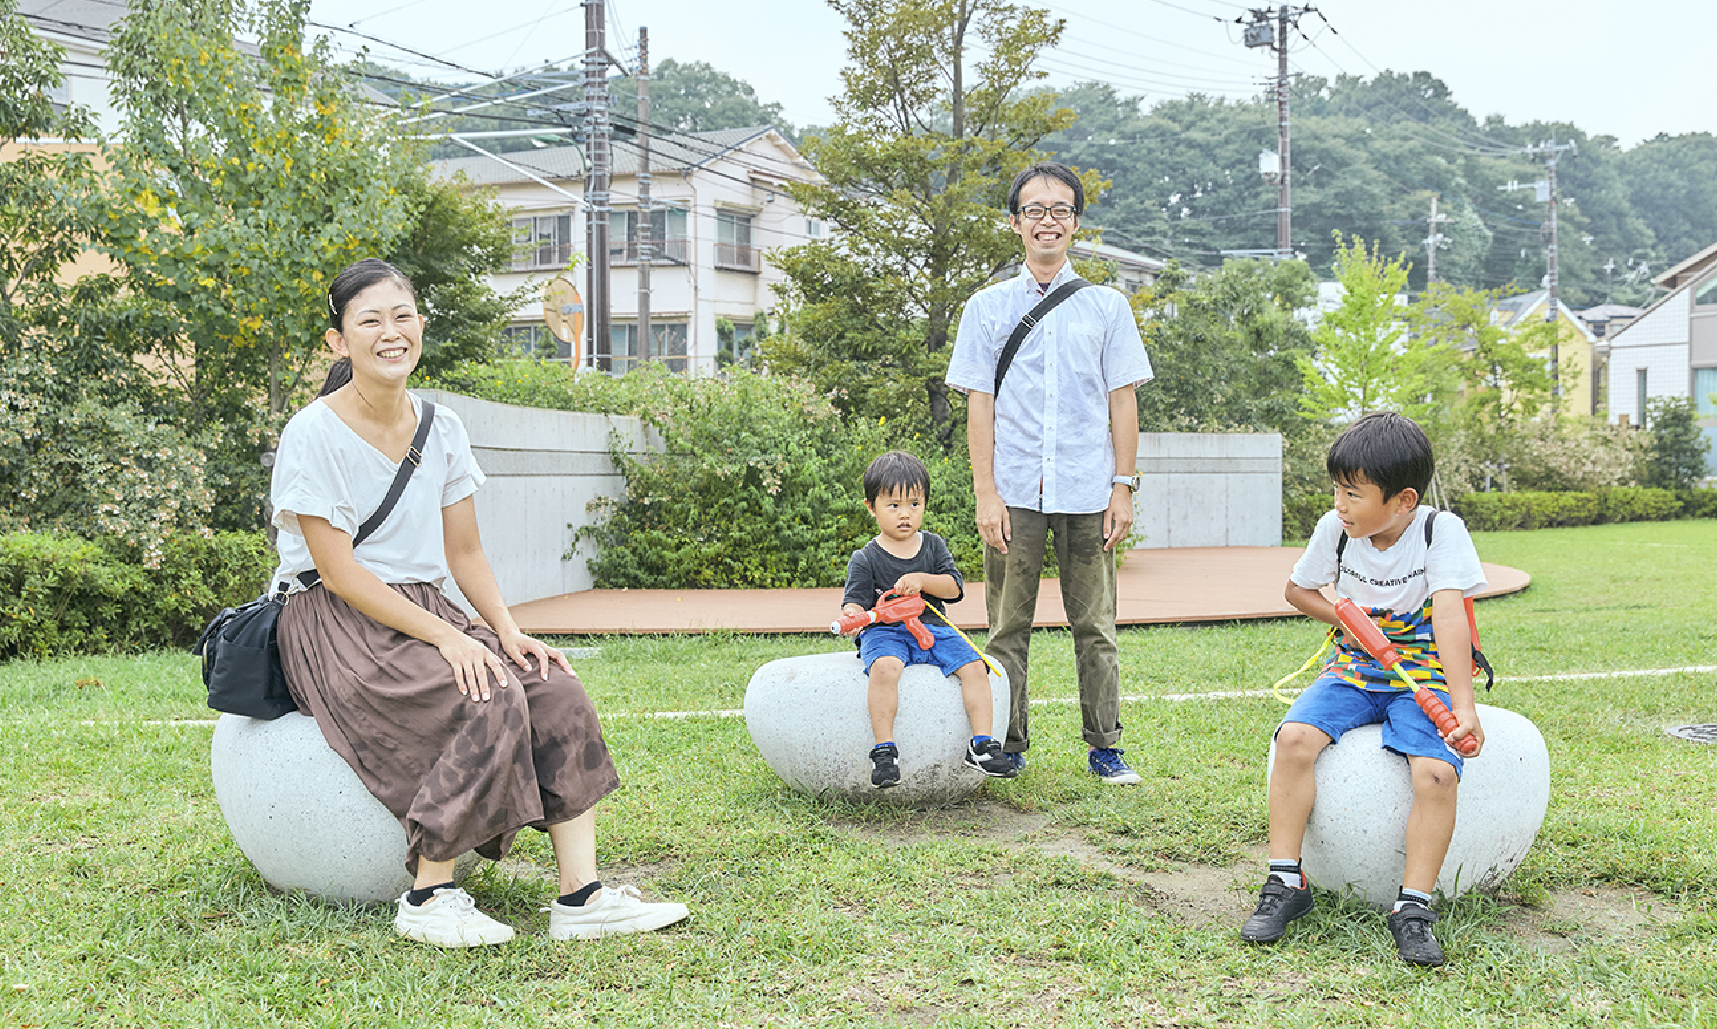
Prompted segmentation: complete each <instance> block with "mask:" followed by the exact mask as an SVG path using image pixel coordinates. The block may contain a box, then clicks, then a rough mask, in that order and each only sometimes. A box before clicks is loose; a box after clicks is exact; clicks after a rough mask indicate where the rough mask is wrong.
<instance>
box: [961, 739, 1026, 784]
mask: <svg viewBox="0 0 1717 1029" xmlns="http://www.w3.org/2000/svg"><path fill="white" fill-rule="evenodd" d="M966 763H967V764H968V765H971V766H972V767H973V768H976V769H977V770H978V771H980V772H982V773H984V774H985V775H987V776H989V777H990V778H992V779H1012V778H1013V777H1014V776H1016V775H1018V774H1019V769H1017V768H1015V767H1014V763H1013V762H1012V761H1009V760H1008V756H1007V755H1006V754H1003V753H1002V741H1001V740H973V741H972V742H971V743H968V744H967V745H966Z"/></svg>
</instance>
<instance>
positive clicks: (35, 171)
mask: <svg viewBox="0 0 1717 1029" xmlns="http://www.w3.org/2000/svg"><path fill="white" fill-rule="evenodd" d="M62 56H64V50H63V49H62V48H61V47H59V46H57V45H56V44H54V43H53V42H51V41H48V40H44V39H42V38H41V37H39V36H37V35H36V34H35V33H34V32H32V31H31V30H30V27H29V25H27V24H26V23H25V22H24V19H23V18H22V17H20V16H19V15H18V13H17V0H0V57H3V59H0V148H5V149H12V148H13V147H15V146H17V145H18V144H20V143H23V144H25V145H23V146H22V147H19V149H17V151H16V152H14V153H12V154H11V155H9V157H8V159H7V160H4V161H0V358H8V359H10V358H16V357H18V356H20V355H21V354H22V353H23V351H24V349H25V348H26V346H27V345H28V344H27V341H26V336H27V335H29V336H33V337H34V343H35V344H36V345H37V346H42V345H47V343H48V340H47V339H45V338H43V336H42V335H41V334H42V332H43V330H44V329H46V328H47V327H48V325H47V324H45V323H57V322H59V321H61V319H60V316H59V311H60V310H61V309H62V308H63V307H64V306H65V304H66V301H67V299H68V297H69V296H70V293H71V291H70V289H69V288H68V287H67V286H66V285H65V284H63V283H62V282H61V273H62V271H63V270H64V269H65V267H66V265H67V264H68V263H70V262H71V261H72V259H73V258H75V257H77V255H78V254H79V253H80V252H81V251H83V250H84V249H86V248H87V247H89V246H90V245H91V244H92V243H94V242H95V240H96V239H97V238H98V236H99V234H100V230H101V226H100V223H99V219H98V218H96V217H95V215H94V211H95V210H96V209H97V205H96V204H95V203H94V202H93V201H94V199H95V198H97V197H99V196H100V188H101V187H100V180H99V178H98V176H97V174H96V172H95V170H94V167H93V166H92V163H91V159H90V154H89V153H88V152H84V151H79V150H71V151H61V152H53V151H50V150H47V149H43V148H40V147H36V146H31V145H28V144H29V143H30V141H32V140H39V139H54V140H57V141H61V142H76V141H78V140H81V139H85V138H88V137H89V136H90V135H92V134H93V131H94V125H93V123H92V122H91V120H90V118H89V114H88V112H87V111H86V110H84V109H83V108H81V107H76V106H71V107H67V108H65V109H64V110H55V107H54V103H53V101H52V100H51V99H50V98H49V95H48V91H49V90H50V89H53V88H55V87H57V86H59V85H61V84H62V83H63V82H64V81H65V80H64V76H62V75H61V74H60V70H59V64H60V59H61V57H62Z"/></svg>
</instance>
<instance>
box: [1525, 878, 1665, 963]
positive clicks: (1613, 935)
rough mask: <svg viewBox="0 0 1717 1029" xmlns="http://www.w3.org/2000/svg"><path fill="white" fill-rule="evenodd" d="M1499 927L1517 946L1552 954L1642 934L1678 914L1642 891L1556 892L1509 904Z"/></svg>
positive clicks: (1592, 888)
mask: <svg viewBox="0 0 1717 1029" xmlns="http://www.w3.org/2000/svg"><path fill="white" fill-rule="evenodd" d="M1506 910H1507V912H1508V914H1507V917H1506V918H1505V919H1504V921H1503V929H1504V930H1505V931H1507V932H1508V933H1510V934H1511V935H1513V936H1514V937H1515V938H1516V939H1518V940H1519V941H1520V942H1521V943H1522V944H1524V945H1526V946H1529V947H1533V948H1535V949H1538V950H1542V951H1548V952H1551V953H1563V952H1567V951H1572V950H1577V949H1578V948H1579V947H1580V946H1582V945H1583V944H1588V943H1598V942H1613V941H1616V940H1625V939H1627V938H1629V937H1642V936H1646V935H1649V934H1651V933H1654V932H1656V931H1658V930H1659V929H1660V928H1662V926H1663V925H1665V924H1666V923H1668V922H1672V921H1674V920H1676V919H1677V918H1679V917H1681V909H1680V908H1678V907H1676V906H1675V905H1673V904H1671V903H1670V902H1669V901H1666V900H1664V899H1663V898H1662V897H1656V896H1653V895H1652V894H1650V893H1646V892H1645V891H1643V890H1624V889H1616V888H1614V887H1590V888H1587V889H1578V890H1558V891H1556V892H1554V893H1552V894H1550V900H1549V902H1548V903H1545V904H1543V905H1541V906H1539V907H1535V908H1527V907H1512V906H1511V907H1509V908H1507V909H1506Z"/></svg>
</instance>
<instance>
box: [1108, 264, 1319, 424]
mask: <svg viewBox="0 0 1717 1029" xmlns="http://www.w3.org/2000/svg"><path fill="white" fill-rule="evenodd" d="M1316 294H1317V283H1316V281H1315V280H1314V279H1313V277H1312V270H1311V268H1310V267H1308V266H1307V265H1306V263H1305V262H1304V261H1282V262H1279V263H1275V262H1269V261H1246V260H1236V261H1228V262H1227V263H1225V264H1224V265H1223V266H1222V267H1221V268H1220V269H1218V270H1217V271H1214V272H1211V273H1209V274H1207V275H1202V276H1199V277H1198V278H1197V279H1192V278H1191V277H1190V276H1188V274H1187V273H1186V272H1185V271H1184V270H1182V268H1181V267H1180V264H1179V262H1176V261H1171V262H1170V263H1169V266H1168V268H1167V269H1165V270H1164V272H1163V274H1162V277H1161V278H1159V279H1158V280H1157V282H1156V283H1155V285H1154V286H1153V287H1152V288H1150V289H1148V290H1140V291H1139V292H1138V293H1136V294H1134V296H1133V301H1132V302H1133V310H1134V311H1135V312H1136V313H1137V314H1138V316H1139V319H1140V323H1141V326H1142V328H1143V331H1144V336H1145V346H1146V348H1147V349H1148V350H1149V351H1150V354H1151V368H1152V370H1153V371H1154V372H1155V373H1156V376H1155V378H1153V379H1152V380H1151V384H1150V388H1149V389H1141V390H1139V428H1140V429H1141V430H1143V431H1146V432H1175V431H1187V430H1205V431H1211V430H1217V431H1232V430H1240V431H1253V432H1257V431H1278V432H1284V433H1287V434H1290V435H1292V434H1294V433H1295V432H1297V431H1298V429H1299V428H1300V423H1301V422H1302V420H1303V417H1302V415H1301V413H1300V410H1299V403H1298V397H1299V389H1300V370H1299V364H1298V363H1297V358H1298V357H1301V356H1306V355H1309V354H1310V353H1311V349H1312V336H1311V333H1310V332H1309V331H1307V329H1306V327H1305V325H1304V324H1303V323H1302V322H1301V321H1300V320H1299V319H1298V318H1296V317H1295V316H1294V312H1295V311H1297V310H1300V309H1302V308H1305V307H1308V306H1310V305H1311V303H1312V302H1313V301H1314V300H1315V299H1316Z"/></svg>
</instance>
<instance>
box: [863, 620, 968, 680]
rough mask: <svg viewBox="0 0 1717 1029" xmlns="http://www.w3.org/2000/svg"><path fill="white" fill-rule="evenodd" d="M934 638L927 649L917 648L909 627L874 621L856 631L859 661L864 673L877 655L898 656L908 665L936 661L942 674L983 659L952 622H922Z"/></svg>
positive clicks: (932, 663) (950, 673)
mask: <svg viewBox="0 0 1717 1029" xmlns="http://www.w3.org/2000/svg"><path fill="white" fill-rule="evenodd" d="M924 627H925V628H926V629H929V630H930V635H931V636H932V637H934V638H935V640H936V642H935V644H934V645H933V646H931V648H930V649H929V650H919V649H918V641H917V640H915V639H913V638H912V630H910V629H908V628H907V627H906V626H904V625H895V624H889V623H885V624H882V625H873V626H871V627H870V628H868V629H866V630H865V631H864V632H862V633H860V634H859V661H860V663H862V664H863V665H864V670H865V672H866V674H869V672H870V666H871V664H872V663H873V662H875V661H876V659H877V658H879V657H897V658H899V659H900V660H901V662H902V663H904V664H907V665H936V666H937V667H939V668H941V669H942V674H943V675H953V674H954V673H955V672H956V671H958V670H959V669H961V668H964V667H966V666H967V665H969V664H971V663H972V662H973V661H982V660H983V658H982V657H980V656H978V651H977V649H976V648H974V647H973V646H972V645H971V644H970V643H967V642H966V641H965V640H964V639H962V638H961V637H960V634H959V633H958V632H956V631H954V628H953V627H952V626H948V625H932V624H930V623H929V622H925V623H924Z"/></svg>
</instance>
